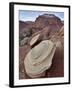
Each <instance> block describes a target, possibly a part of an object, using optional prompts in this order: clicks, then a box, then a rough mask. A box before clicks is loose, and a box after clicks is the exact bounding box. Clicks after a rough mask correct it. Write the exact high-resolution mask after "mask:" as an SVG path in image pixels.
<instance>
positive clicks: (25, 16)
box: [19, 10, 64, 21]
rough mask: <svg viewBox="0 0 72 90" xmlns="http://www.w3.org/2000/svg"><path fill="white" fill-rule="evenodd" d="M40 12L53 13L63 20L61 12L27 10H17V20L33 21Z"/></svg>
mask: <svg viewBox="0 0 72 90" xmlns="http://www.w3.org/2000/svg"><path fill="white" fill-rule="evenodd" d="M42 14H54V15H56V16H57V17H59V18H60V19H61V20H64V13H63V12H50V11H49V12H47V11H30V10H29V11H28V10H20V11H19V20H21V21H35V19H36V18H37V17H38V16H39V15H42Z"/></svg>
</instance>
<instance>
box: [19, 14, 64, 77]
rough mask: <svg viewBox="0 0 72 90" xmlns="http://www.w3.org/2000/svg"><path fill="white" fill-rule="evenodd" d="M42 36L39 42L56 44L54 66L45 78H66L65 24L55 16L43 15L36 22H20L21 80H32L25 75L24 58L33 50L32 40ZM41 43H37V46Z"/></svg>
mask: <svg viewBox="0 0 72 90" xmlns="http://www.w3.org/2000/svg"><path fill="white" fill-rule="evenodd" d="M38 34H40V37H39V41H40V42H41V41H43V40H51V41H52V42H53V43H55V44H56V52H55V55H54V58H53V64H52V66H51V68H50V69H49V70H47V72H46V75H45V77H63V76H64V22H63V21H61V20H60V18H59V17H57V16H55V15H53V14H43V15H40V16H38V17H37V18H36V20H35V22H31V21H27V22H21V21H20V22H19V44H20V45H19V78H20V79H26V78H30V77H28V76H27V75H26V73H25V68H24V58H25V56H26V54H27V53H28V52H29V51H30V50H31V47H30V41H31V39H32V38H33V37H34V36H36V35H38ZM38 43H39V42H36V45H37V44H38Z"/></svg>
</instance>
